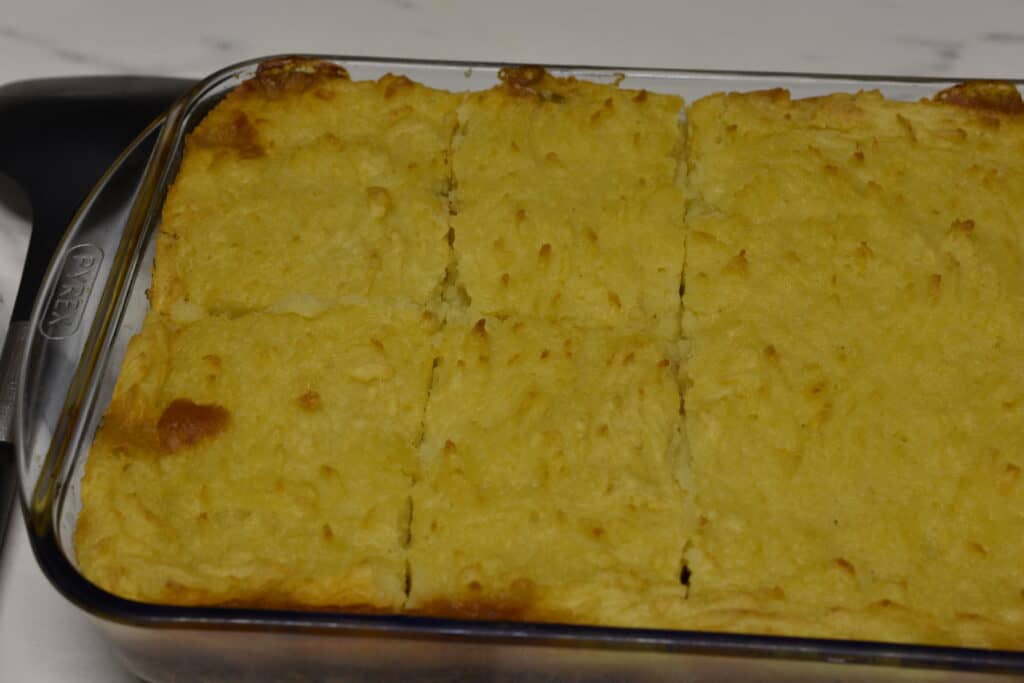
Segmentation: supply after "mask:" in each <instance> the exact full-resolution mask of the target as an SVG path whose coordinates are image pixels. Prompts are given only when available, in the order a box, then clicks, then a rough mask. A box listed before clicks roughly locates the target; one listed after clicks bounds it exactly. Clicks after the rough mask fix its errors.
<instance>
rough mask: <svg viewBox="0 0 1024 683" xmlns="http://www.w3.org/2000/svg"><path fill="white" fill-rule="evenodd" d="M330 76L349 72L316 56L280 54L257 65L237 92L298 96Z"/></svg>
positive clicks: (260, 95)
mask: <svg viewBox="0 0 1024 683" xmlns="http://www.w3.org/2000/svg"><path fill="white" fill-rule="evenodd" d="M332 79H344V80H348V79H349V75H348V71H347V70H346V69H345V68H344V67H342V66H339V65H337V64H333V63H331V62H324V61H321V60H317V59H305V58H301V57H282V58H281V59H273V60H270V61H266V62H263V63H262V64H260V66H259V68H258V69H257V71H256V76H254V77H253V78H251V79H249V80H247V81H246V82H245V83H243V84H242V85H240V86H239V87H238V88H237V89H236V90H235V92H236V93H238V95H241V96H245V95H250V94H253V95H258V96H259V97H263V98H266V99H270V100H273V99H278V98H280V97H284V96H285V95H297V94H300V93H304V92H306V91H308V90H311V89H313V88H314V87H316V86H317V85H320V84H321V83H323V82H325V81H328V80H332Z"/></svg>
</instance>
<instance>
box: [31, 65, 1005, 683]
mask: <svg viewBox="0 0 1024 683" xmlns="http://www.w3.org/2000/svg"><path fill="white" fill-rule="evenodd" d="M331 59H334V60H335V61H337V62H338V63H341V64H343V65H344V66H346V67H347V68H349V69H350V70H351V71H354V72H355V73H357V74H358V73H360V71H361V70H362V71H363V72H368V73H377V72H379V71H380V70H382V69H386V70H394V71H398V72H401V73H408V74H409V75H411V76H412V77H414V78H416V77H417V76H418V74H419V73H420V72H422V71H423V70H424V69H441V70H447V71H448V72H450V73H451V74H458V73H462V72H470V71H475V72H476V73H478V74H481V73H483V74H486V73H492V72H495V71H496V70H497V69H499V68H500V67H501V66H503V65H496V64H464V63H447V62H434V63H430V64H427V63H424V62H418V61H401V60H372V59H358V58H337V57H336V58H331ZM257 64H258V62H256V61H253V62H247V63H244V64H241V65H236V66H234V67H230V68H229V69H227V70H225V71H223V72H219V73H217V74H214V75H213V76H211V77H210V78H209V79H207V80H206V81H204V82H203V83H202V84H200V85H199V86H196V88H195V89H193V90H190V91H189V93H188V94H187V95H186V96H185V98H184V99H183V100H181V101H179V103H178V104H177V105H175V107H174V108H173V109H172V110H171V113H170V114H169V119H168V120H169V121H170V123H169V124H168V128H167V130H161V125H162V122H161V121H160V120H157V121H156V122H155V123H153V124H151V125H149V127H147V128H145V130H143V132H142V133H141V134H140V135H139V136H138V137H136V138H135V140H134V142H132V143H131V144H130V145H129V146H127V147H126V149H125V151H124V152H123V153H122V154H121V156H120V157H119V158H118V159H117V161H116V162H115V163H114V165H113V166H112V167H111V169H110V170H109V171H108V173H107V175H106V176H104V178H103V179H102V180H101V181H100V183H99V185H97V186H96V188H95V189H94V191H93V192H91V193H90V194H89V195H88V197H87V198H86V200H85V203H84V205H83V208H82V209H81V210H80V211H79V212H78V214H77V215H76V216H75V217H74V219H73V220H72V221H71V226H70V230H69V232H68V235H69V236H68V237H67V238H66V239H65V241H64V242H63V243H62V244H61V245H60V247H59V250H58V252H57V254H58V255H57V257H56V259H55V260H54V262H53V265H51V267H50V271H49V274H48V276H47V280H46V283H44V287H43V290H42V291H41V293H39V294H38V295H37V297H36V301H37V303H36V309H35V313H34V317H33V320H35V321H36V322H38V320H39V319H40V318H39V316H40V311H45V310H46V306H47V303H48V298H49V293H50V291H52V288H53V285H54V284H55V283H56V282H58V281H59V280H60V278H61V277H62V275H63V274H64V273H65V272H66V271H65V266H66V257H67V255H68V254H69V253H71V252H72V250H73V249H75V248H78V247H83V246H84V247H89V248H93V249H96V250H98V251H99V252H100V253H101V254H104V255H106V258H107V263H106V264H105V265H104V268H105V269H106V272H108V273H109V274H110V277H109V278H104V277H103V274H102V273H100V274H99V276H98V277H97V280H96V282H97V285H96V287H97V291H99V290H100V289H102V290H103V292H102V294H103V296H102V297H100V298H99V301H93V300H90V299H89V297H86V300H84V301H83V306H86V305H88V306H89V307H91V310H89V311H86V314H85V317H86V318H89V319H91V318H90V317H89V316H90V313H91V314H92V316H93V317H95V316H96V313H97V311H105V310H107V309H106V308H105V307H111V306H112V302H113V301H114V298H116V297H126V296H128V295H127V294H125V293H124V292H123V290H121V289H118V287H116V286H114V285H112V284H111V283H116V281H117V280H118V278H117V277H115V271H118V269H121V270H120V275H121V280H123V279H124V273H125V272H128V271H133V269H136V268H138V267H139V261H140V260H141V259H142V253H143V251H144V250H143V249H142V247H141V244H142V242H143V241H144V240H143V237H144V235H145V234H146V230H147V229H150V230H151V228H152V225H151V224H148V223H147V221H150V220H151V219H152V216H150V215H148V214H149V213H151V212H152V209H153V207H154V206H156V205H157V204H155V203H154V200H155V199H156V200H158V199H159V191H158V187H159V186H161V185H163V184H164V183H165V181H166V179H167V177H168V175H169V174H170V173H171V170H172V168H171V165H170V164H171V159H172V158H173V157H174V154H173V147H174V145H175V144H178V143H180V138H181V136H182V135H183V132H184V130H185V129H186V128H187V124H186V122H185V118H187V115H188V112H190V111H197V110H198V109H191V107H192V106H193V105H194V104H195V102H196V100H197V99H203V98H205V100H204V101H206V102H207V104H208V103H209V102H212V101H215V100H216V97H215V96H211V95H210V93H211V92H212V90H211V89H216V88H220V91H218V92H219V95H220V96H222V94H223V92H226V91H227V90H228V89H230V87H231V84H232V83H237V82H238V79H239V78H241V77H244V76H245V75H246V74H250V73H251V72H252V71H253V70H254V69H255V68H256V66H257ZM552 69H553V70H554V71H556V72H559V71H561V72H566V73H577V74H581V75H584V76H586V77H591V78H593V77H597V78H609V79H610V78H616V77H617V75H616V72H617V71H619V70H612V69H600V68H591V67H552ZM627 71H629V72H630V73H633V74H635V77H636V78H639V79H640V80H644V79H647V80H650V81H652V82H657V81H658V80H659V79H670V78H672V77H675V76H678V75H680V74H682V75H685V76H687V77H692V78H693V79H696V80H700V79H704V81H706V82H707V83H708V87H712V86H714V85H715V84H717V86H718V87H719V88H721V89H725V88H730V87H735V88H740V89H743V88H749V87H751V85H750V84H755V85H756V84H759V85H761V86H762V87H769V86H771V85H772V84H778V83H780V82H782V83H783V84H784V85H787V86H789V87H791V88H792V89H794V90H795V91H796V92H797V94H799V93H800V91H801V88H803V89H804V91H806V92H814V87H816V85H815V84H817V86H821V87H828V88H834V89H843V88H851V87H852V88H856V87H860V86H865V87H867V86H870V85H873V84H876V83H885V84H888V85H889V86H891V88H892V89H893V90H894V91H900V92H902V91H901V90H900V89H901V88H902V89H905V91H906V92H907V93H908V94H913V93H917V92H918V91H920V90H921V89H922V88H921V86H926V87H929V88H932V89H933V90H938V89H941V88H943V87H946V86H948V85H950V83H948V82H944V81H930V80H927V79H894V78H888V77H886V78H880V79H872V78H868V77H819V76H804V75H793V74H735V73H730V74H717V73H714V72H679V71H668V70H627ZM453 77H454V76H453ZM628 77H629V76H628V75H627V78H628ZM645 82H646V81H645ZM176 87H180V84H179V85H178V86H176ZM167 94H170V93H169V92H168V93H167ZM153 104H154V106H156V111H158V110H159V109H161V108H162V107H163V106H164V105H165V104H166V100H164V102H163V103H162V104H159V106H157V103H156V101H155V100H154V101H153ZM150 113H154V111H152V110H151V111H150ZM193 123H194V121H193ZM158 137H160V141H159V142H158V141H157V138H158ZM175 140H177V142H175ZM154 145H155V146H154ZM154 149H155V150H156V153H155V154H154ZM140 198H141V199H140ZM112 221H113V222H118V223H119V224H120V225H121V227H122V228H123V229H124V226H125V225H126V226H127V228H126V229H124V233H125V235H126V236H127V237H126V238H125V239H121V240H120V241H118V242H117V243H113V244H111V243H105V244H102V243H99V242H97V240H98V239H99V238H98V237H96V235H97V234H99V231H101V230H102V229H104V228H105V227H106V226H107V225H108V224H109V223H111V222H112ZM133 240H134V241H133ZM36 258H37V260H38V259H40V258H41V259H43V260H45V258H46V257H44V256H37V257H36ZM104 282H106V283H107V284H106V286H105V287H104V286H103V283H104ZM23 289H24V288H23ZM26 296H28V298H29V299H31V298H32V296H31V295H26ZM92 299H97V297H92ZM20 302H21V299H20V298H19V303H20ZM113 308H116V306H113ZM113 308H111V310H113ZM101 318H102V319H98V320H97V322H96V323H94V324H93V325H91V326H90V325H87V324H85V325H82V329H81V330H78V329H77V328H76V329H75V330H72V331H70V332H68V334H67V335H65V336H62V337H60V338H59V339H51V337H50V336H47V335H44V334H42V333H41V332H39V333H37V332H38V331H37V330H36V329H33V331H32V332H33V339H32V341H31V344H32V346H31V348H32V349H33V350H34V351H33V353H35V354H38V356H39V358H41V359H43V360H41V361H38V362H37V361H36V360H34V359H32V358H30V359H26V362H25V363H24V370H23V372H22V376H21V381H22V383H23V384H24V385H26V386H27V387H28V388H27V390H26V389H25V388H24V387H23V393H25V392H26V391H27V393H28V394H32V395H34V399H33V400H37V401H38V400H39V397H40V396H41V395H42V394H41V392H40V388H41V387H42V386H44V385H43V384H40V381H41V378H45V377H48V376H52V375H53V374H54V373H63V375H66V376H67V377H69V378H71V379H69V380H68V382H67V384H66V387H65V389H66V391H65V392H64V393H61V391H56V392H55V393H56V394H57V399H63V396H67V400H66V401H64V402H63V403H62V405H61V406H59V408H60V420H61V421H60V422H57V423H55V429H54V430H53V434H54V435H55V436H54V439H53V443H52V444H50V443H48V444H47V450H46V451H45V452H43V453H36V452H34V451H33V449H32V448H30V447H29V446H27V445H26V444H29V443H30V442H32V441H33V440H36V441H38V440H39V435H37V434H35V433H29V432H28V430H27V429H26V430H23V433H21V434H19V443H20V445H21V446H22V447H23V451H24V452H23V453H22V454H21V455H22V456H23V466H24V471H25V473H26V475H25V476H24V477H23V484H24V485H25V488H24V490H23V495H24V503H25V508H26V519H27V522H28V524H29V527H30V528H29V531H30V537H31V540H32V546H33V549H34V551H35V553H36V557H37V559H38V561H39V564H40V566H41V567H42V568H43V571H44V572H45V573H46V574H47V576H48V577H49V578H50V580H51V581H52V582H53V584H54V585H55V586H56V587H57V588H58V589H59V590H60V591H61V592H62V593H63V594H64V595H65V596H66V597H67V598H68V599H69V600H71V601H72V602H74V603H75V604H76V605H78V606H79V607H81V608H82V609H83V610H84V611H86V612H87V613H88V614H90V615H91V616H92V617H93V618H94V619H95V620H96V622H97V623H98V624H99V626H100V627H101V628H102V629H103V630H104V631H105V633H106V634H107V635H108V637H109V638H110V639H111V641H112V643H113V644H114V646H115V651H116V652H117V653H118V655H119V656H120V657H121V658H122V659H123V661H124V662H125V663H126V664H127V665H128V667H129V668H130V669H131V670H132V671H134V672H135V673H136V674H138V675H140V676H142V677H143V678H146V679H149V680H154V681H171V680H231V681H237V680H346V681H347V680H376V681H379V680H407V679H410V678H414V677H415V678H416V679H417V680H437V681H442V680H443V681H454V680H492V681H498V680H501V681H504V680H508V681H512V680H516V681H520V680H531V681H532V680H536V681H540V680H544V681H548V680H558V681H617V680H645V681H646V680H650V681H655V680H677V679H687V680H720V679H726V678H729V679H731V678H741V679H743V680H879V679H886V680H908V681H911V680H912V681H919V680H996V679H1000V678H1006V679H1014V678H1018V677H1020V676H1021V675H1022V674H1024V653H1016V652H1008V651H991V650H974V649H965V648H950V647H932V646H916V645H902V644H889V643H873V642H860V641H838V640H820V639H807V638H789V637H772V636H750V635H740V634H722V633H702V632H691V631H663V630H647V629H625V628H604V627H584V626H569V625H560V624H537V623H518V622H502V621H461V620H453V619H439V618H427V617H417V616H408V615H360V614H339V613H327V612H324V613H320V612H298V611H285V610H263V609H227V608H212V607H211V608H208V607H188V608H182V607H173V606H162V605H149V604H141V603H136V602H132V601H129V600H125V599H122V598H119V597H116V596H113V595H111V594H109V593H106V592H104V591H102V590H101V589H99V588H97V587H96V586H94V585H93V584H91V583H89V582H88V581H87V580H86V579H85V578H84V577H82V576H81V574H79V572H78V571H77V569H76V568H75V565H74V563H73V561H72V558H71V557H70V553H69V549H68V548H67V547H66V546H65V545H63V544H62V543H61V538H67V537H68V535H69V529H68V528H67V523H66V519H65V518H66V515H65V514H63V513H64V512H65V510H64V508H65V506H64V505H63V502H64V501H65V499H66V498H67V492H68V490H69V487H73V486H74V482H73V480H72V479H71V478H70V477H69V472H70V471H71V469H73V464H74V463H73V461H74V457H73V456H72V457H70V458H66V456H67V455H68V452H67V449H66V444H67V443H70V442H71V441H74V440H75V439H80V438H81V431H82V430H83V429H84V428H83V427H81V426H78V427H76V426H75V425H79V423H80V422H81V419H80V418H82V416H83V415H85V414H87V413H90V411H93V408H94V406H93V405H92V404H91V403H90V400H91V399H90V398H89V396H88V391H87V386H86V385H87V384H88V382H87V381H86V380H87V379H88V378H89V377H90V376H92V375H93V374H94V373H95V372H97V371H98V368H100V366H102V365H103V364H104V363H105V357H104V356H103V354H102V353H100V351H101V350H102V347H103V344H104V343H105V340H106V336H105V335H108V333H110V331H111V330H112V329H115V328H116V327H117V326H118V325H119V324H120V318H119V317H118V316H116V315H113V314H107V313H104V314H103V315H102V316H101ZM37 327H38V326H37ZM87 335H88V338H86V337H87ZM44 337H45V338H44ZM55 351H60V353H55ZM108 351H109V349H108ZM83 352H85V353H84V355H83ZM83 359H85V360H83ZM51 398H52V397H51ZM52 400H56V399H52ZM22 412H24V411H22ZM75 429H78V430H79V432H77V433H76V432H75Z"/></svg>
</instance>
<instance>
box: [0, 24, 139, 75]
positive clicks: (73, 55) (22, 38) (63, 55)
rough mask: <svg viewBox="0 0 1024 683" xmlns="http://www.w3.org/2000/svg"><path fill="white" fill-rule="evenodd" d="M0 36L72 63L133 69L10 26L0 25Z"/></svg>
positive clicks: (117, 70) (125, 70) (102, 67)
mask: <svg viewBox="0 0 1024 683" xmlns="http://www.w3.org/2000/svg"><path fill="white" fill-rule="evenodd" d="M0 37H2V38H6V39H8V40H11V41H12V42H15V43H21V44H23V45H30V46H32V47H35V48H39V49H42V50H47V51H49V52H50V53H51V54H52V55H54V56H55V57H57V58H59V59H63V60H66V61H69V62H72V63H74V64H83V65H87V66H92V67H99V68H101V69H109V70H111V71H114V72H117V73H130V72H132V71H133V68H132V65H130V64H125V63H123V62H118V61H115V60H111V59H107V58H106V57H103V56H102V55H98V54H90V53H86V52H82V51H80V50H74V49H71V48H66V47H61V46H60V45H54V44H53V43H52V42H50V41H49V40H47V39H45V38H43V37H41V36H36V35H32V34H30V33H25V32H24V31H20V30H18V29H16V28H14V27H12V26H0Z"/></svg>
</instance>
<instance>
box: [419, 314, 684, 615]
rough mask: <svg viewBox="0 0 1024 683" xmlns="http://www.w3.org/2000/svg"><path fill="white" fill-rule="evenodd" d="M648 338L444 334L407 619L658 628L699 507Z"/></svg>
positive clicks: (667, 387) (581, 332) (527, 329)
mask: <svg viewBox="0 0 1024 683" xmlns="http://www.w3.org/2000/svg"><path fill="white" fill-rule="evenodd" d="M666 346H667V345H666V344H665V342H664V341H662V340H660V339H658V338H657V337H655V336H654V335H652V334H649V333H639V332H627V331H620V330H609V329H594V328H582V327H577V326H573V325H570V324H568V323H559V322H550V321H545V320H540V319H523V318H516V317H510V318H508V319H506V320H503V321H502V320H499V319H497V318H486V319H480V320H478V321H476V322H475V323H468V322H467V323H463V322H452V321H449V323H448V325H447V327H446V329H445V331H444V334H443V336H442V342H441V345H440V351H439V352H438V359H437V368H436V370H435V372H434V382H433V387H432V390H431V396H430V403H429V406H428V409H427V416H426V424H425V431H424V440H423V443H422V445H421V447H420V456H421V468H422V470H421V478H420V480H419V482H417V484H416V486H415V488H414V489H413V522H412V534H411V537H412V546H411V549H410V577H409V578H410V586H411V590H410V595H409V601H408V602H407V603H406V607H407V609H410V610H413V611H417V612H425V613H429V614H439V613H440V614H447V615H451V616H462V617H465V616H471V617H472V616H476V617H480V616H483V617H487V616H490V617H497V618H517V619H529V620H542V621H562V622H566V621H568V622H576V623H589V624H595V623H596V624H620V625H621V624H626V625H632V626H650V625H654V624H661V625H665V624H666V623H667V619H668V617H669V615H670V613H671V612H670V610H671V608H672V607H673V606H678V604H679V603H680V602H681V601H682V599H683V598H684V597H685V587H684V586H683V585H682V584H681V583H680V580H679V578H680V573H681V571H682V559H683V544H684V542H685V539H686V538H687V536H688V530H689V526H690V525H691V524H692V521H691V520H690V518H689V517H688V514H687V513H688V510H689V509H690V508H691V507H692V506H691V505H690V504H689V502H688V500H687V494H686V492H685V491H683V490H682V489H681V487H680V485H679V482H678V480H677V476H678V469H679V468H681V467H682V466H683V463H682V457H683V454H682V451H681V446H682V444H681V434H680V427H681V425H680V422H679V407H680V397H679V388H678V385H677V384H676V379H675V368H674V367H673V364H672V362H671V361H670V360H669V354H668V351H667V348H666Z"/></svg>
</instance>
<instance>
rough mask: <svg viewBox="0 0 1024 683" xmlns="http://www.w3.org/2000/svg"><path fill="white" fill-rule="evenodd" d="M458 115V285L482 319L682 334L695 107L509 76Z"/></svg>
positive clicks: (528, 72)
mask: <svg viewBox="0 0 1024 683" xmlns="http://www.w3.org/2000/svg"><path fill="white" fill-rule="evenodd" d="M504 77H505V78H504V81H503V83H502V84H501V85H499V86H497V87H495V88H492V89H491V90H487V91H484V92H476V93H471V94H470V95H469V96H468V97H467V98H466V100H465V101H464V102H463V104H462V105H461V107H460V109H459V129H458V132H457V134H456V136H455V141H454V145H453V146H454V155H453V159H454V161H453V163H454V173H455V178H456V189H455V192H454V196H453V204H454V208H455V211H456V213H455V215H454V216H453V217H452V227H453V229H454V236H455V240H454V247H455V261H456V263H457V266H458V275H459V277H458V283H459V286H460V287H461V288H462V290H463V293H464V294H465V296H466V297H467V298H468V302H469V306H470V308H471V309H472V310H473V311H474V312H475V313H476V314H478V315H481V316H483V315H519V316H529V317H537V318H545V319H549V320H568V321H571V322H576V323H582V324H585V325H604V326H621V325H624V324H637V325H640V326H643V327H654V328H655V329H657V330H659V331H661V332H662V333H663V334H665V335H675V334H677V331H678V320H679V296H678V290H679V283H680V279H681V273H682V267H683V245H684V237H683V230H682V225H683V215H684V212H685V206H684V201H683V193H682V179H683V177H684V176H685V167H684V166H682V165H681V164H680V163H679V162H680V159H681V156H682V145H683V133H682V124H681V119H680V114H681V111H682V106H683V102H682V100H681V99H680V98H678V97H675V96H671V95H658V94H655V93H650V92H646V91H643V90H627V89H621V88H618V87H614V86H610V85H606V84H598V83H591V82H588V81H581V80H577V79H575V78H555V77H553V76H550V75H549V74H547V73H546V72H545V71H544V70H542V69H537V68H521V69H513V70H507V71H506V72H505V73H504Z"/></svg>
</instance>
